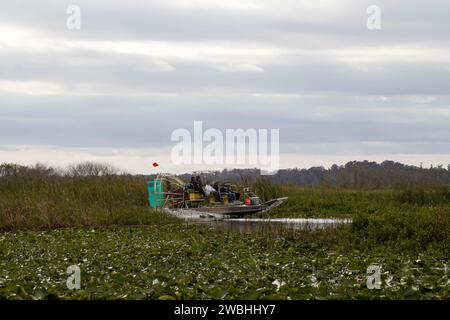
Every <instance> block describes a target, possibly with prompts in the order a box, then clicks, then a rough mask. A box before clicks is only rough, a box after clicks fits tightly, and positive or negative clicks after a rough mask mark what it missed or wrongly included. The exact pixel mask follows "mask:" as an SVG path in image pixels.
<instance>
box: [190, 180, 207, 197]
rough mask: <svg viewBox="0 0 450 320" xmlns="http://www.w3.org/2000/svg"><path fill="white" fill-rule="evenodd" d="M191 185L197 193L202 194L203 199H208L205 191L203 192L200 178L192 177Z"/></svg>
mask: <svg viewBox="0 0 450 320" xmlns="http://www.w3.org/2000/svg"><path fill="white" fill-rule="evenodd" d="M191 185H192V189H194V190H195V191H198V192H200V194H201V195H202V196H203V197H206V194H205V191H204V190H203V184H202V181H201V180H200V176H197V177H191Z"/></svg>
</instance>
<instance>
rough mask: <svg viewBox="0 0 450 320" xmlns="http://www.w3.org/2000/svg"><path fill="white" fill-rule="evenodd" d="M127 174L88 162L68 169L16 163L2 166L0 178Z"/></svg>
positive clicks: (0, 167)
mask: <svg viewBox="0 0 450 320" xmlns="http://www.w3.org/2000/svg"><path fill="white" fill-rule="evenodd" d="M119 174H121V175H123V174H126V173H124V172H121V171H120V170H119V169H118V168H116V167H114V166H113V165H111V164H108V163H99V162H92V161H86V162H81V163H77V164H73V165H69V166H67V167H66V168H54V167H51V166H49V165H46V164H42V163H37V164H34V165H31V166H24V165H20V164H16V163H2V164H0V177H9V176H23V177H51V176H71V177H79V176H84V177H89V176H113V175H119Z"/></svg>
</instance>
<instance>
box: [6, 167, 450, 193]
mask: <svg viewBox="0 0 450 320" xmlns="http://www.w3.org/2000/svg"><path fill="white" fill-rule="evenodd" d="M194 174H195V173H194ZM118 175H127V176H130V174H127V173H126V172H123V171H120V170H119V169H118V168H116V167H114V166H112V165H110V164H106V163H96V162H89V161H88V162H82V163H78V164H74V165H70V166H68V167H66V168H54V167H51V166H48V165H45V164H35V165H32V166H23V165H19V164H14V163H3V164H0V178H1V177H7V176H23V177H50V176H70V177H88V176H118ZM137 176H138V177H139V178H146V179H149V178H151V177H150V176H145V175H137ZM191 176H192V173H186V174H183V175H181V178H183V179H184V180H186V181H189V179H190V177H191ZM201 176H202V178H203V179H204V180H206V181H211V180H229V181H235V182H242V181H245V182H249V181H251V180H254V181H256V180H260V178H261V177H262V178H263V179H265V180H266V181H270V182H273V183H277V184H292V185H297V186H302V187H307V186H311V187H317V186H323V187H337V188H373V189H375V188H392V187H415V186H421V187H428V186H429V187H435V186H441V185H450V165H449V166H448V167H447V168H444V167H443V166H442V165H439V166H435V167H430V168H423V167H417V166H412V165H405V164H402V163H399V162H394V161H384V162H382V163H377V162H370V161H351V162H348V163H346V164H345V165H336V164H335V165H333V166H331V167H330V168H329V169H326V168H324V167H312V168H309V169H298V168H295V169H282V170H279V171H278V173H277V174H275V175H271V176H261V174H260V170H258V169H233V170H230V169H225V170H222V171H212V172H208V173H204V172H202V173H201Z"/></svg>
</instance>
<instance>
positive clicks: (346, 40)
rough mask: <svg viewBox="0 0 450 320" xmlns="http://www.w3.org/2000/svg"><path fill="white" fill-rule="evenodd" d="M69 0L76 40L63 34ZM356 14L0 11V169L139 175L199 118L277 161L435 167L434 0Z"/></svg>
mask: <svg viewBox="0 0 450 320" xmlns="http://www.w3.org/2000/svg"><path fill="white" fill-rule="evenodd" d="M69 4H76V5H78V6H79V7H80V8H81V30H68V29H67V28H66V19H67V17H68V15H67V14H66V8H67V6H68V5H69ZM372 4H374V3H372V1H361V0H358V1H357V0H345V1H343V0H342V1H337V0H336V1H331V0H328V1H320V3H319V2H318V1H303V0H297V1H289V0H286V1H283V2H279V1H275V0H267V1H261V0H258V1H256V0H254V1H253V0H245V1H238V0H227V1H219V0H195V1H193V0H189V1H188V0H170V1H162V0H160V1H159V0H156V1H138V0H130V1H127V2H125V3H111V2H110V1H95V3H94V2H93V1H85V0H83V1H77V3H72V2H71V3H69V2H67V3H66V2H64V1H62V2H61V1H50V0H43V1H39V2H37V1H35V2H30V1H14V2H10V3H8V4H2V10H1V11H0V159H1V160H4V161H22V162H27V161H30V162H33V161H42V162H47V163H50V164H65V163H67V162H69V161H76V160H77V158H80V159H86V158H89V157H92V158H97V157H100V158H101V159H102V160H107V161H110V162H112V163H115V164H116V165H118V166H120V167H122V168H124V169H128V170H129V171H132V172H138V171H145V170H147V169H146V168H147V166H148V164H149V163H152V162H153V159H157V158H161V159H162V160H163V161H166V160H167V159H166V158H167V155H166V154H167V152H168V150H169V149H170V146H171V142H170V133H171V132H172V131H173V130H174V129H176V128H180V127H182V128H187V129H190V128H192V125H193V121H194V120H203V121H204V124H205V126H206V127H215V128H219V129H225V128H268V129H270V128H279V129H280V139H281V141H280V142H281V153H282V155H281V161H282V163H283V164H284V166H302V165H314V164H317V165H321V164H325V165H328V164H329V163H332V162H334V161H333V159H336V162H339V161H344V160H345V161H346V160H352V159H353V158H354V159H357V158H358V159H364V158H366V159H369V160H371V159H372V160H373V159H383V158H390V159H394V160H402V161H404V162H407V163H415V164H417V163H418V162H421V161H423V162H428V163H435V164H437V163H443V162H444V164H446V163H445V162H447V163H450V126H449V124H450V92H449V88H450V40H449V37H448V35H449V34H450V20H449V19H448V12H450V3H448V1H439V0H435V1H431V2H423V1H406V0H400V1H395V2H392V1H387V0H383V1H377V3H376V4H377V5H378V6H379V7H380V8H381V13H382V29H381V30H378V31H370V30H368V29H367V28H366V19H367V14H366V8H367V7H368V6H369V5H372ZM305 159H308V160H307V161H305ZM324 159H327V160H326V161H325V160H324ZM408 159H409V160H408ZM314 160H316V161H314ZM167 161H168V162H170V161H169V160H167ZM167 168H168V169H170V170H181V169H180V168H173V167H171V166H170V164H169V163H168V165H167ZM147 171H148V170H147Z"/></svg>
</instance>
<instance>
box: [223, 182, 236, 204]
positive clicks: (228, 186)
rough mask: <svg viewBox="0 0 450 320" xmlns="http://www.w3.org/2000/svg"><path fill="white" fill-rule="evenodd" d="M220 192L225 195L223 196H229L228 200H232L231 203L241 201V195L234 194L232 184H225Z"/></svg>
mask: <svg viewBox="0 0 450 320" xmlns="http://www.w3.org/2000/svg"><path fill="white" fill-rule="evenodd" d="M220 192H221V193H223V194H226V195H227V196H228V199H230V201H231V203H233V202H235V201H237V200H239V197H240V193H239V192H234V191H233V190H231V183H230V182H225V183H224V184H223V185H222V186H221V187H220Z"/></svg>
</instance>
